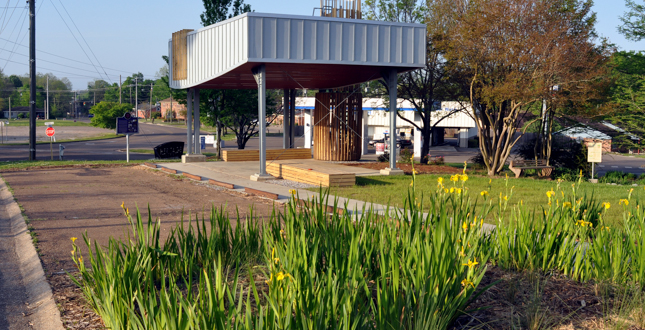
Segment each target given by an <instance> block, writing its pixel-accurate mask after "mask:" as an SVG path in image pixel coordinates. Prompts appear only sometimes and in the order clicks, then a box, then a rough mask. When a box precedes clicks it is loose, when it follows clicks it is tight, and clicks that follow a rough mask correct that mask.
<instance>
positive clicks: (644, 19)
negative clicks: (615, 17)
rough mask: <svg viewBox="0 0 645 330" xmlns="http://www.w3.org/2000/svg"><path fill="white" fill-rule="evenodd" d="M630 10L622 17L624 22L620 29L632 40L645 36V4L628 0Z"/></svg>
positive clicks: (627, 4)
mask: <svg viewBox="0 0 645 330" xmlns="http://www.w3.org/2000/svg"><path fill="white" fill-rule="evenodd" d="M625 5H626V6H627V8H628V11H627V12H626V13H625V14H624V15H623V16H622V17H621V18H620V20H621V21H622V22H623V25H622V26H619V27H618V31H619V32H620V33H622V34H624V35H625V37H626V38H627V39H629V40H632V41H641V40H643V38H645V5H643V4H637V3H636V2H634V0H626V1H625Z"/></svg>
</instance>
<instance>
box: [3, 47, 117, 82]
mask: <svg viewBox="0 0 645 330" xmlns="http://www.w3.org/2000/svg"><path fill="white" fill-rule="evenodd" d="M0 50H5V51H10V50H8V49H4V48H0ZM14 54H16V55H20V56H24V57H29V55H25V54H22V53H18V52H14ZM38 61H39V62H46V63H51V64H56V65H60V66H64V67H66V68H70V69H74V70H81V71H86V72H94V71H92V70H87V69H81V68H77V67H74V66H71V65H66V64H62V63H58V62H53V61H48V60H43V59H39V60H38ZM106 75H108V74H107V73H106ZM110 76H115V77H116V76H118V74H111V75H110Z"/></svg>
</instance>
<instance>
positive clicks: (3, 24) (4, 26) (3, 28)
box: [0, 0, 26, 34]
mask: <svg viewBox="0 0 645 330" xmlns="http://www.w3.org/2000/svg"><path fill="white" fill-rule="evenodd" d="M18 1H20V0H18ZM9 2H11V0H7V5H9ZM16 8H20V7H14V8H13V10H12V11H11V15H10V16H9V19H8V20H6V21H3V22H2V28H1V29H0V34H2V32H4V30H5V28H6V27H7V25H8V24H9V22H10V21H11V18H12V17H13V14H14V13H15V12H16ZM22 8H25V9H26V7H22ZM6 12H7V11H5V12H4V13H3V15H4V14H5V13H6ZM4 17H5V18H6V17H7V16H6V15H4ZM5 22H6V24H5Z"/></svg>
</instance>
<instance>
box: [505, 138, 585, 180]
mask: <svg viewBox="0 0 645 330" xmlns="http://www.w3.org/2000/svg"><path fill="white" fill-rule="evenodd" d="M516 150H517V151H516V154H517V155H519V156H520V157H522V159H535V142H529V143H524V144H522V145H520V146H519V147H518V148H517V149H516ZM549 164H550V165H552V166H555V167H556V168H567V169H570V170H574V171H576V172H580V170H582V171H583V173H584V174H585V175H589V174H590V173H591V165H590V164H589V163H588V162H587V147H586V146H585V145H583V144H581V143H578V142H576V140H563V139H559V138H556V139H553V142H552V147H551V159H550V160H549Z"/></svg>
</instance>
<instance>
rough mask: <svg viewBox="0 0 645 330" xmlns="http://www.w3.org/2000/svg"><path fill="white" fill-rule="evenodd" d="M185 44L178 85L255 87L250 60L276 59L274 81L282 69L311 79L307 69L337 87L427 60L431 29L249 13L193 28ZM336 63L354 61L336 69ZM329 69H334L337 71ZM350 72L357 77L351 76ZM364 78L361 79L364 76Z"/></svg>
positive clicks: (173, 84)
mask: <svg viewBox="0 0 645 330" xmlns="http://www.w3.org/2000/svg"><path fill="white" fill-rule="evenodd" d="M186 42H187V68H188V70H187V71H188V77H187V79H184V80H179V81H175V80H173V79H172V75H171V77H170V78H171V79H170V86H171V87H172V88H175V89H181V88H188V87H194V86H200V88H252V85H254V80H253V78H252V76H251V70H250V68H249V66H250V67H253V66H255V65H257V64H260V63H265V64H267V65H269V64H274V65H275V66H274V67H271V68H269V69H268V71H267V74H268V77H269V78H271V79H274V80H272V81H274V82H275V81H276V80H275V78H280V77H278V76H279V75H282V76H288V77H294V78H290V79H299V80H300V82H303V84H306V83H304V81H306V78H304V77H306V76H308V75H309V76H315V77H317V78H318V80H317V81H316V82H317V83H319V84H320V85H318V86H317V87H319V88H331V87H334V86H333V85H334V83H335V81H341V80H342V83H345V84H354V83H358V82H362V81H365V79H375V78H378V77H380V71H381V70H382V69H381V67H383V68H386V67H394V68H398V69H399V71H408V70H413V69H416V68H421V67H423V66H425V45H426V27H425V26H424V25H421V24H405V23H390V22H377V21H365V20H356V19H343V18H331V17H317V16H292V15H279V14H260V13H246V14H242V15H240V16H237V17H234V18H232V19H229V20H226V21H223V22H220V23H217V24H214V25H211V26H207V27H205V28H203V29H200V30H197V31H194V32H191V33H189V34H188V36H187V41H186ZM171 51H172V50H171V49H169V54H170V55H171V56H172V54H171ZM298 65H300V66H298ZM303 65H304V66H303ZM310 65H316V66H310ZM318 65H320V66H318ZM323 65H331V66H323ZM334 65H335V67H334ZM338 66H343V67H345V66H349V67H346V68H347V70H345V69H341V70H338ZM331 68H334V69H333V70H336V71H334V72H331V71H330V70H332V69H331ZM271 70H273V71H271ZM289 70H296V71H295V72H294V71H289ZM321 72H322V73H323V74H322V75H321V74H320V73H321ZM349 72H352V73H351V74H350V73H349ZM343 74H344V75H346V76H345V77H343V76H342V75H343ZM348 74H350V75H354V78H351V77H347V75H348ZM276 75H278V76H276ZM359 76H360V77H361V78H360V79H363V80H361V81H358V80H359V78H358V77H359ZM280 79H285V78H284V77H282V78H280ZM352 79H353V80H352ZM268 83H269V82H268ZM339 83H340V82H339ZM275 84H276V85H275V86H273V87H274V88H287V87H285V86H281V85H280V84H288V82H285V81H282V82H277V83H275ZM278 85H280V87H278ZM312 85H313V83H312ZM340 86H341V85H339V86H336V87H340ZM289 88H293V86H291V87H289Z"/></svg>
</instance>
